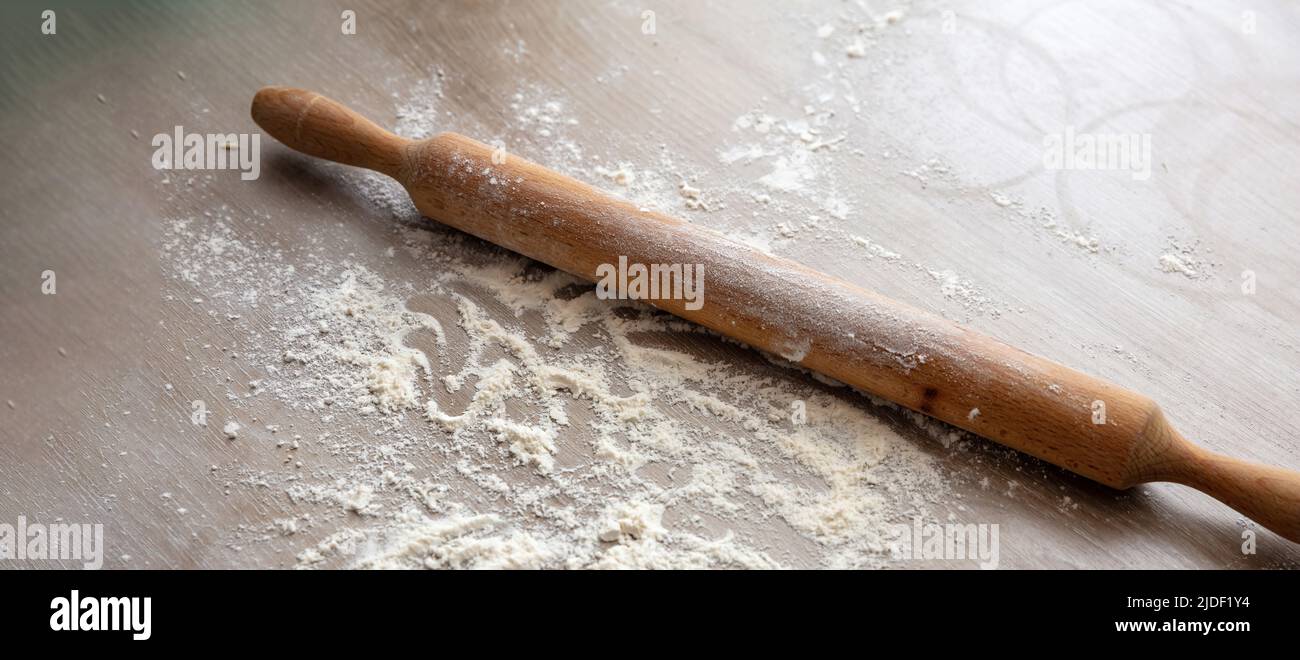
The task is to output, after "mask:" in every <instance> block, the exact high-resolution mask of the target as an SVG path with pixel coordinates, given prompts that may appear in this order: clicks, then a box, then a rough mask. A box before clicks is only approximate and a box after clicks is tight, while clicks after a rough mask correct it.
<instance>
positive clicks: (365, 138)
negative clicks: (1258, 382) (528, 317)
mask: <svg viewBox="0 0 1300 660" xmlns="http://www.w3.org/2000/svg"><path fill="white" fill-rule="evenodd" d="M252 114H253V118H254V120H255V121H257V123H258V124H259V125H260V126H261V127H262V128H263V129H265V130H266V131H267V132H268V133H270V134H271V135H273V136H274V137H276V138H277V139H279V140H280V141H281V142H284V143H285V144H286V145H288V146H290V147H292V148H294V149H297V150H299V151H302V152H304V153H308V154H311V155H314V156H319V157H322V158H327V159H330V160H334V161H337V162H341V163H346V164H349V165H355V166H359V167H367V168H370V169H374V170H377V171H380V172H383V173H385V174H388V175H390V176H392V177H394V178H395V179H397V180H398V181H399V182H401V184H402V185H403V186H405V187H406V189H407V191H408V192H410V194H411V198H412V199H413V200H414V202H415V205H416V207H417V208H418V209H419V210H420V212H421V213H423V214H424V215H426V216H428V217H430V218H433V219H435V220H437V221H439V222H442V223H444V224H447V225H450V226H452V227H455V228H456V229H459V230H461V231H464V232H466V233H469V234H473V235H474V236H477V237H479V238H482V239H484V240H486V241H489V242H492V243H495V244H497V245H500V246H502V247H505V248H508V249H510V250H513V251H515V252H518V253H520V254H523V255H525V256H528V257H531V258H533V259H536V260H538V261H541V262H543V263H546V264H549V265H551V266H554V267H556V268H559V269H561V270H564V271H567V272H569V273H572V274H574V275H577V276H579V277H582V278H585V279H587V280H589V281H592V282H600V281H602V280H603V279H605V278H607V277H608V276H609V274H610V273H611V271H613V272H617V273H619V274H620V276H622V275H625V274H627V273H629V272H631V267H632V266H641V267H644V268H646V269H649V268H650V267H652V266H660V267H663V270H662V271H660V272H665V273H671V274H679V273H680V275H677V277H678V278H679V279H682V278H685V277H686V273H688V272H689V273H690V274H691V277H693V278H694V282H690V283H688V284H693V286H691V287H686V286H677V287H669V288H668V289H667V290H668V291H671V293H672V295H667V294H665V293H664V291H662V290H661V291H660V295H658V296H651V297H650V298H649V299H646V300H645V302H648V303H650V304H652V305H654V306H656V307H658V308H660V309H663V310H665V311H668V312H671V313H673V314H676V315H678V316H680V317H682V318H685V319H688V320H690V321H694V322H696V323H699V324H701V325H703V326H706V327H708V328H711V329H713V330H715V331H717V332H719V333H721V334H723V335H726V336H728V337H731V338H733V339H736V340H739V341H742V342H744V343H746V344H748V345H750V346H754V347H756V348H760V349H762V350H765V351H768V352H770V353H773V354H776V355H779V356H781V357H782V358H784V359H786V360H789V361H790V362H793V363H797V364H799V365H802V366H804V367H806V368H808V369H811V370H813V371H816V372H819V373H822V374H825V375H827V376H830V377H832V378H834V379H837V380H839V381H841V382H844V383H847V384H848V385H851V386H853V387H855V388H858V389H860V390H863V391H866V392H869V393H871V394H874V395H877V396H880V397H882V398H885V399H888V400H889V401H893V402H895V403H897V404H899V405H902V406H905V407H907V408H911V409H913V410H917V411H919V412H922V413H925V414H927V415H930V416H933V417H936V418H938V419H941V420H943V421H945V422H948V423H950V424H952V425H954V426H957V427H960V428H963V429H966V430H968V431H971V432H973V433H975V434H978V435H981V436H984V437H987V438H991V439H993V440H996V441H998V442H1000V443H1002V444H1004V445H1007V446H1009V447H1012V448H1014V449H1017V450H1020V451H1023V452H1025V453H1028V454H1031V455H1033V456H1037V457H1038V458H1041V459H1043V460H1046V461H1048V462H1050V463H1053V464H1055V465H1058V466H1061V467H1064V468H1066V469H1068V470H1071V471H1073V472H1076V473H1078V474H1081V475H1083V476H1086V477H1088V478H1090V479H1093V480H1095V481H1098V482H1101V483H1103V484H1106V485H1108V486H1112V487H1115V488H1127V487H1129V486H1132V485H1134V484H1137V483H1142V482H1147V481H1175V482H1178V483H1183V484H1186V485H1190V486H1192V487H1195V488H1198V489H1200V490H1203V491H1205V492H1207V493H1210V494H1211V495H1214V496H1215V497H1218V498H1219V499H1221V500H1223V501H1225V502H1226V503H1228V504H1229V505H1231V506H1233V507H1234V508H1236V509H1238V510H1239V511H1242V512H1243V513H1245V514H1247V515H1249V516H1251V517H1252V518H1254V519H1256V520H1258V521H1260V522H1261V523H1263V524H1265V525H1267V526H1268V527H1270V528H1272V529H1273V530H1274V531H1277V532H1278V533H1279V534H1282V535H1283V536H1286V537H1287V538H1289V539H1291V540H1292V541H1300V475H1298V474H1297V473H1295V472H1293V471H1289V470H1284V469H1281V468H1274V467H1268V466H1260V465H1253V464H1249V463H1245V462H1243V461H1240V460H1237V459H1233V458H1229V457H1226V456H1221V455H1218V454H1213V453H1210V452H1207V451H1205V450H1202V449H1200V448H1198V447H1196V446H1195V445H1192V444H1191V443H1188V442H1187V441H1186V440H1184V439H1183V438H1182V437H1181V436H1180V435H1179V434H1178V433H1177V432H1176V431H1174V430H1173V429H1172V427H1170V426H1169V424H1168V423H1167V422H1166V421H1165V418H1164V415H1163V414H1162V413H1161V411H1160V409H1159V408H1158V407H1157V406H1156V404H1155V403H1154V402H1152V401H1151V400H1150V399H1148V398H1146V397H1145V396H1142V395H1141V394H1137V393H1135V392H1131V391H1129V390H1126V389H1124V388H1122V387H1119V386H1117V385H1115V384H1113V383H1110V382H1107V381H1105V380H1101V379H1098V378H1094V377H1092V376H1088V375H1086V374H1083V373H1081V372H1078V371H1074V370H1072V369H1069V368H1067V367H1064V366H1062V365H1059V364H1057V363H1055V362H1052V361H1050V360H1046V359H1044V358H1041V357H1038V356H1035V355H1032V354H1029V353H1026V352H1024V351H1021V350H1019V349H1016V348H1014V347H1012V346H1009V345H1007V344H1004V343H1002V342H1000V341H997V340H994V339H991V338H989V337H986V336H984V335H980V334H978V333H975V332H973V331H970V330H967V329H965V328H963V327H961V326H959V325H956V324H954V323H952V322H950V321H947V320H945V319H942V318H939V317H936V316H933V315H931V314H928V313H925V312H922V311H920V310H917V309H915V308H912V307H910V306H907V305H904V304H901V303H898V302H896V301H893V300H890V299H888V298H885V297H884V296H881V295H879V294H876V293H874V292H871V291H868V290H866V289H863V288H861V287H858V286H855V285H853V284H850V283H849V282H846V281H844V280H841V279H838V278H834V277H831V276H828V275H825V274H822V273H819V272H817V271H814V270H812V269H809V268H807V267H805V266H802V265H800V264H798V263H796V262H794V261H790V260H788V259H782V258H780V257H775V256H772V255H770V254H767V253H765V252H763V251H761V250H757V249H754V248H752V247H749V246H748V245H745V244H744V243H741V242H739V241H736V240H732V239H730V238H728V237H726V236H724V235H722V234H720V233H718V232H715V231H712V230H709V229H706V228H702V227H699V226H697V225H693V224H691V223H687V222H683V221H681V220H678V219H675V218H671V217H668V216H665V215H662V214H659V213H655V212H653V211H648V210H645V209H641V208H638V207H637V206H636V205H634V204H631V203H629V202H627V201H625V200H622V199H619V198H616V197H613V196H610V195H607V194H605V193H603V192H601V191H600V190H597V189H596V188H593V187H591V186H589V185H586V184H584V183H582V182H579V181H576V180H574V179H572V178H569V177H566V176H563V175H561V174H559V173H556V172H554V171H552V170H549V169H547V168H545V167H542V166H540V165H537V164H535V163H532V162H529V161H527V160H524V159H522V158H519V157H517V156H515V155H513V154H508V153H505V152H504V151H502V150H500V149H493V147H490V146H488V145H486V144H483V143H481V142H477V141H475V140H472V139H470V138H467V137H464V136H461V135H457V134H454V133H442V134H440V135H437V136H435V137H433V138H430V139H428V140H424V141H420V142H415V141H411V140H407V139H404V138H401V137H398V136H396V135H393V134H391V133H389V132H387V131H385V130H383V129H382V128H380V127H378V126H376V125H375V124H373V123H371V122H370V121H369V120H367V119H365V118H363V117H361V116H360V115H357V114H356V113H354V112H352V111H351V110H348V109H347V108H345V107H343V106H341V105H339V104H337V103H335V102H334V101H331V100H329V99H326V98H324V97H322V96H320V95H318V94H314V93H312V92H307V91H303V90H298V89H292V88H283V87H268V88H264V89H263V90H261V91H259V92H258V93H257V95H256V97H255V98H254V101H253V108H252ZM688 267H689V268H688ZM668 277H669V279H671V277H672V275H669V276H668ZM665 282H666V283H667V280H666V281H665ZM687 291H690V292H691V293H692V294H693V295H691V296H687V295H685V294H686V292H687ZM679 294H680V295H679Z"/></svg>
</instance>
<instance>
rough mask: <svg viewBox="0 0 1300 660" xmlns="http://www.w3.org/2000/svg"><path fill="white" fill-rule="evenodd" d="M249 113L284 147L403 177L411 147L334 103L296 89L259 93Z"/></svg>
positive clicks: (271, 89) (274, 89) (266, 89)
mask: <svg viewBox="0 0 1300 660" xmlns="http://www.w3.org/2000/svg"><path fill="white" fill-rule="evenodd" d="M251 114H252V115H253V121H255V122H257V125H258V126H261V127H262V130H264V131H266V132H267V133H269V134H270V135H271V136H272V137H274V138H275V139H277V140H279V141H280V142H282V143H284V144H285V146H288V147H290V148H292V149H295V150H297V151H301V152H302V153H305V154H309V155H312V156H316V157H317V158H324V159H326V160H332V161H334V162H336V163H343V164H344V165H352V166H355V167H364V168H367V169H371V170H375V171H377V172H382V173H384V174H387V175H388V176H391V177H393V178H399V175H400V173H401V170H402V160H403V151H404V147H405V146H406V145H408V144H410V143H411V141H410V140H407V139H405V138H402V137H399V136H397V135H394V134H392V133H390V132H388V131H386V130H384V129H383V128H380V127H379V126H378V125H376V124H375V123H374V122H372V121H370V120H369V119H366V118H365V117H362V116H361V115H359V114H357V113H356V112H353V111H352V110H349V109H348V108H346V107H344V106H343V105H341V104H340V103H338V102H336V101H333V100H331V99H329V98H326V97H324V96H321V95H320V94H317V93H315V92H310V91H307V90H305V89H297V88H294V87H263V88H262V89H260V90H258V91H257V95H256V96H254V97H253V105H252V108H251Z"/></svg>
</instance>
